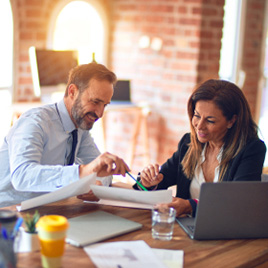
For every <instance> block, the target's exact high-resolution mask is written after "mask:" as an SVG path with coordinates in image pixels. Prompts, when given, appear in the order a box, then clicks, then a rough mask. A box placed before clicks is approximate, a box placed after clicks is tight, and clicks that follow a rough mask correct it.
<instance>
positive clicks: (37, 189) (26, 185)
mask: <svg viewBox="0 0 268 268" xmlns="http://www.w3.org/2000/svg"><path fill="white" fill-rule="evenodd" d="M74 129H75V125H74V124H73V122H72V120H71V118H70V116H69V114H68V111H67V109H66V107H65V104H64V101H63V100H61V101H60V102H58V103H57V104H55V103H54V104H49V105H45V106H42V107H38V108H34V109H31V110H29V111H28V112H25V113H24V114H23V115H22V116H21V117H20V118H19V120H17V121H16V122H15V124H14V126H13V127H12V128H11V129H10V131H9V133H8V135H7V136H6V137H5V139H4V142H3V144H2V146H1V148H0V207H3V206H9V205H13V204H18V203H20V202H21V201H23V200H27V199H30V198H33V197H36V196H39V195H41V194H44V193H46V192H51V191H54V190H57V189H58V188H60V187H63V186H66V185H68V184H70V183H72V182H74V181H77V180H79V165H80V164H87V163H89V162H91V161H92V160H94V159H95V158H96V157H97V156H99V155H100V151H99V150H98V148H97V147H96V145H95V143H94V141H93V139H92V137H91V136H90V133H89V131H87V130H82V129H78V142H77V146H76V152H75V163H74V165H72V166H67V163H68V160H69V157H70V153H71V147H72V134H71V132H72V131H73V130H74ZM111 178H112V177H111V176H109V177H104V178H100V180H101V181H102V183H103V184H104V185H106V186H108V185H110V184H111Z"/></svg>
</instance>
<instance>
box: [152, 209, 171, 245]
mask: <svg viewBox="0 0 268 268" xmlns="http://www.w3.org/2000/svg"><path fill="white" fill-rule="evenodd" d="M175 218H176V210H175V209H174V208H162V207H161V208H154V209H152V236H153V238H154V239H160V240H171V239H172V236H173V227H174V222H175Z"/></svg>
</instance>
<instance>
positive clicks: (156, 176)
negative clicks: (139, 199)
mask: <svg viewBox="0 0 268 268" xmlns="http://www.w3.org/2000/svg"><path fill="white" fill-rule="evenodd" d="M140 178H141V183H142V185H143V186H144V187H151V186H154V185H157V184H158V183H159V182H161V181H162V180H163V178H164V176H163V174H161V173H159V165H158V164H155V165H149V166H148V167H146V168H144V169H143V170H142V172H141V174H140Z"/></svg>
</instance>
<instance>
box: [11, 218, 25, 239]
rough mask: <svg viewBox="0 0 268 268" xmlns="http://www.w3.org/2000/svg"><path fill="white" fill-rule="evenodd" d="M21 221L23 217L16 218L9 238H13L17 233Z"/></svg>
mask: <svg viewBox="0 0 268 268" xmlns="http://www.w3.org/2000/svg"><path fill="white" fill-rule="evenodd" d="M22 222H23V218H18V219H17V221H16V224H15V226H14V228H13V231H12V235H11V238H12V239H14V238H15V236H16V235H17V233H18V230H19V228H20V226H21V224H22Z"/></svg>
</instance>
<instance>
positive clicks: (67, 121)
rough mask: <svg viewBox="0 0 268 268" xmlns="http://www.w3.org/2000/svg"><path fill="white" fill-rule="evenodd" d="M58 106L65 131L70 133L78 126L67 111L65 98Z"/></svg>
mask: <svg viewBox="0 0 268 268" xmlns="http://www.w3.org/2000/svg"><path fill="white" fill-rule="evenodd" d="M57 107H58V112H59V116H60V119H61V122H62V125H63V128H64V131H65V132H66V133H68V134H69V133H71V132H72V131H73V130H74V129H76V127H75V125H74V123H73V121H72V119H71V117H70V115H69V113H68V111H67V108H66V106H65V103H64V100H63V99H62V100H60V101H59V102H58V103H57Z"/></svg>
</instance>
